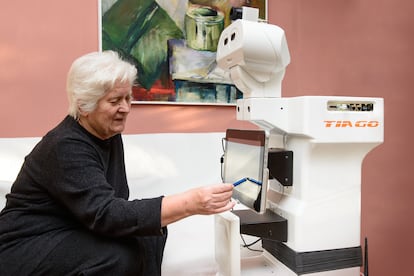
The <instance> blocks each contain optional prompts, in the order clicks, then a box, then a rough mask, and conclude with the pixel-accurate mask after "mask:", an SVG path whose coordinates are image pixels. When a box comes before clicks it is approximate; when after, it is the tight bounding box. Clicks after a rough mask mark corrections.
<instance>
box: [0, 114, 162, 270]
mask: <svg viewBox="0 0 414 276" xmlns="http://www.w3.org/2000/svg"><path fill="white" fill-rule="evenodd" d="M128 196H129V189H128V184H127V179H126V174H125V163H124V152H123V144H122V138H121V135H116V136H114V137H112V138H110V139H107V140H100V139H98V138H96V137H94V136H92V135H91V134H90V133H89V132H87V131H86V130H85V129H84V128H82V127H81V126H80V125H79V124H78V123H77V122H76V121H75V120H74V119H73V118H72V117H69V116H67V117H66V118H65V119H64V120H63V121H62V122H61V123H60V124H59V125H58V126H57V127H56V128H54V129H53V130H51V131H50V132H49V133H48V134H47V135H46V136H44V137H43V139H42V140H41V141H40V142H39V143H38V144H37V145H36V146H35V148H34V149H33V151H32V152H31V153H30V154H29V155H28V156H27V157H26V158H25V162H24V164H23V166H22V168H21V170H20V172H19V174H18V176H17V178H16V180H15V182H14V183H13V186H12V188H11V192H10V193H9V194H8V195H7V196H6V197H7V203H6V207H5V208H4V209H3V210H2V212H1V213H0V275H22V274H30V271H32V270H33V269H34V268H35V267H36V266H37V264H38V263H39V262H40V261H42V260H43V259H44V258H45V257H46V256H47V254H48V253H49V252H50V251H51V250H52V249H53V248H54V247H55V246H56V245H57V244H58V243H59V241H61V240H62V239H63V238H65V237H66V236H67V235H69V234H70V233H72V232H73V231H77V229H84V230H85V229H87V230H86V231H92V232H95V233H96V234H97V235H103V236H107V237H109V238H114V239H117V238H123V237H129V236H140V235H160V233H161V223H160V222H161V217H160V216H161V201H162V197H159V198H153V199H142V200H132V201H128ZM4 273H7V274H4Z"/></svg>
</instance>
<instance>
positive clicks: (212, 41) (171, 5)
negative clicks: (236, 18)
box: [99, 0, 267, 105]
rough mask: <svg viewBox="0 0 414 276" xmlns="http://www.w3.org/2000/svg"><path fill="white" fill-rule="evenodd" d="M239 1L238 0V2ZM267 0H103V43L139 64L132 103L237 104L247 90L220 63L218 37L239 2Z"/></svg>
mask: <svg viewBox="0 0 414 276" xmlns="http://www.w3.org/2000/svg"><path fill="white" fill-rule="evenodd" d="M235 2H237V4H235ZM266 4H267V3H266V1H265V0H261V1H231V0H210V1H207V0H174V1H171V0H140V1H138V0H100V2H99V14H100V30H99V32H100V34H99V35H100V49H101V50H115V51H117V52H118V53H119V54H120V55H121V56H122V57H123V58H124V59H125V60H127V61H129V62H131V63H132V64H134V65H135V66H136V68H137V70H138V78H137V81H136V85H135V86H134V87H133V103H157V104H160V103H168V104H172V103H175V104H214V105H234V104H235V102H236V100H237V99H239V98H242V93H241V92H240V91H239V90H238V89H237V88H236V87H235V86H234V85H233V84H232V82H231V80H230V78H229V76H228V73H226V72H224V71H223V70H221V69H220V68H218V67H217V66H216V61H215V58H216V50H217V42H218V38H219V36H220V33H221V31H222V30H223V29H224V28H225V27H226V26H227V25H229V24H230V23H231V19H230V11H231V9H232V7H233V6H235V5H244V6H251V7H257V8H259V10H260V17H261V19H263V20H265V19H266V8H267V7H266Z"/></svg>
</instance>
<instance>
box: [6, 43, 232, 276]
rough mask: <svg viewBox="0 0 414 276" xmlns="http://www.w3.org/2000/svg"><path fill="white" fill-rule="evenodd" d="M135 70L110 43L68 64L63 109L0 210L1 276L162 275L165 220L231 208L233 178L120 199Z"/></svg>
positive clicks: (124, 187)
mask: <svg viewBox="0 0 414 276" xmlns="http://www.w3.org/2000/svg"><path fill="white" fill-rule="evenodd" d="M136 73H137V71H136V69H135V67H134V66H133V65H131V64H129V63H127V62H125V61H123V60H121V59H120V58H119V57H118V55H117V54H116V53H115V52H111V51H106V52H95V53H91V54H87V55H84V56H82V57H80V58H78V59H77V60H75V62H74V63H73V64H72V67H71V69H70V71H69V74H68V79H67V92H68V96H69V115H68V116H67V117H66V118H64V119H63V121H62V122H61V123H60V124H59V125H57V126H56V127H55V128H54V129H52V130H51V131H50V132H49V133H47V134H46V135H45V136H44V137H43V139H42V140H41V141H40V142H39V143H38V144H37V145H36V147H35V148H34V149H33V151H32V152H31V153H30V154H29V155H28V156H27V157H26V159H25V162H24V164H23V166H22V168H21V171H20V173H19V175H18V176H17V178H16V180H15V182H14V184H13V186H12V188H11V192H10V193H9V194H8V195H7V204H6V207H5V208H4V209H3V210H2V212H1V214H0V275H160V274H161V262H162V256H163V250H164V246H165V242H166V238H167V229H166V226H167V225H168V224H170V223H173V222H175V221H177V220H180V219H183V218H185V217H188V216H191V215H194V214H206V215H207V214H216V213H220V212H223V211H227V210H229V209H231V208H232V207H233V205H234V203H232V202H231V200H230V198H231V195H232V188H233V186H232V185H231V184H215V185H211V186H205V187H200V188H196V189H192V190H189V191H186V192H183V193H181V194H176V195H169V196H160V197H157V198H150V199H142V200H128V194H129V190H128V185H127V179H126V173H125V164H124V152H123V144H122V138H121V134H120V133H121V132H122V131H123V130H124V127H125V122H126V118H127V116H128V113H129V112H130V108H131V87H132V85H133V82H134V81H135V79H136Z"/></svg>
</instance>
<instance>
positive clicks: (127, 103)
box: [79, 82, 131, 140]
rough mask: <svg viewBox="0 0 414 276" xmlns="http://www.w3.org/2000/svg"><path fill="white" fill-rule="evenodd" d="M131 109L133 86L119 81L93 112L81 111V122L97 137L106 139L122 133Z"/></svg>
mask: <svg viewBox="0 0 414 276" xmlns="http://www.w3.org/2000/svg"><path fill="white" fill-rule="evenodd" d="M130 110H131V86H130V85H129V83H119V82H117V83H116V85H115V87H114V88H113V89H112V90H110V91H108V92H107V93H106V94H105V96H104V97H103V98H101V99H100V100H99V101H98V104H97V106H96V108H95V110H93V111H92V112H81V116H80V119H79V123H80V124H81V125H82V126H83V127H84V128H85V129H86V130H88V131H89V132H90V133H92V134H93V135H95V136H96V137H98V138H100V139H102V140H105V139H108V138H110V137H112V136H114V135H115V134H118V133H121V132H122V131H123V130H124V128H125V123H126V118H127V116H128V114H129V111H130Z"/></svg>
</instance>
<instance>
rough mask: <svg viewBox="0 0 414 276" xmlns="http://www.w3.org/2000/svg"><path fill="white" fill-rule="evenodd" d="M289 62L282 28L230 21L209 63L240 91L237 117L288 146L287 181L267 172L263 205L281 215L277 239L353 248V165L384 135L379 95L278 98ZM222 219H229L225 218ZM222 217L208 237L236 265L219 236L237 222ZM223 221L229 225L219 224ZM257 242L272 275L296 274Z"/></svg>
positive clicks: (357, 209) (341, 270) (356, 234)
mask: <svg viewBox="0 0 414 276" xmlns="http://www.w3.org/2000/svg"><path fill="white" fill-rule="evenodd" d="M289 62H290V55H289V50H288V47H287V42H286V39H285V35H284V31H283V30H282V29H281V28H279V27H276V26H273V25H268V24H264V23H257V22H250V21H243V20H237V21H235V22H234V23H232V24H231V25H230V26H229V27H227V28H226V29H225V30H224V31H223V33H222V35H221V37H220V39H219V45H218V50H217V64H218V66H219V67H221V68H222V69H225V70H228V71H229V72H230V75H231V78H232V79H233V81H234V83H235V85H236V86H237V87H238V88H239V89H240V90H241V91H242V92H243V99H240V100H238V101H237V119H238V120H247V121H251V122H253V123H255V124H256V125H258V126H259V127H260V128H262V129H264V130H266V131H267V133H270V136H269V140H268V148H269V149H273V148H274V149H283V150H288V151H292V152H293V185H292V186H283V185H282V184H281V183H279V182H278V181H277V180H275V179H271V177H269V178H270V179H271V180H269V185H268V187H269V189H268V191H267V206H268V209H269V210H271V211H273V212H274V213H276V214H278V215H280V216H281V217H283V218H286V219H287V225H288V227H287V232H288V234H287V242H285V243H284V245H286V246H287V247H288V248H289V250H292V251H291V252H294V253H295V254H296V253H298V254H301V253H307V252H320V251H330V250H337V249H338V250H342V249H348V248H351V249H353V248H360V238H361V237H360V226H361V223H360V220H361V215H360V214H361V167H362V162H363V160H364V158H365V156H366V155H367V154H368V153H369V152H370V151H371V150H372V149H373V148H375V147H376V146H378V145H380V144H381V143H383V141H384V118H383V114H384V102H383V99H382V98H368V97H341V96H303V97H292V98H282V97H281V82H282V79H283V76H284V73H285V67H286V66H287V65H288V64H289ZM228 217H229V216H228V215H227V218H228ZM230 220H232V224H230V223H227V224H226V221H230ZM230 220H229V219H227V220H226V219H223V218H221V219H217V220H216V236H217V240H216V242H217V244H222V245H226V246H224V247H225V248H227V249H224V250H225V253H223V252H222V250H223V249H217V250H218V251H217V252H220V254H219V255H220V256H226V254H229V256H232V257H229V260H228V261H229V262H228V263H231V264H232V267H238V266H237V263H236V264H234V262H237V261H235V260H239V259H240V258H238V257H237V256H240V249H237V247H238V244H237V242H236V241H235V238H234V237H229V236H226V235H229V233H233V235H234V233H237V229H236V231H234V229H233V228H232V227H235V225H236V224H237V223H235V222H234V219H230ZM230 225H231V226H230ZM229 227H230V228H231V229H233V230H232V231H230V230H226V231H224V230H223V229H227V228H229ZM223 241H227V242H223ZM228 241H231V242H228ZM263 247H264V248H265V249H266V250H265V253H264V254H263V256H265V257H266V258H267V259H268V260H270V262H271V263H272V264H274V266H275V270H274V271H278V274H277V275H296V272H295V271H292V270H291V269H289V268H288V267H287V265H286V262H283V261H281V260H279V259H278V258H277V257H274V256H275V255H276V256H277V254H278V253H279V252H278V250H279V249H276V250H275V252H273V253H272V252H271V251H272V244H270V246H269V245H267V246H265V245H263ZM266 251H269V252H271V253H272V254H269V252H266ZM327 254H329V253H327ZM272 255H273V256H272ZM234 256H236V257H234ZM230 260H231V261H230ZM225 263H226V261H223V260H221V261H220V262H219V264H225ZM220 267H221V268H223V265H220ZM227 268H229V266H227ZM223 269H224V268H223ZM359 270H360V268H359V267H356V266H355V265H350V266H348V267H346V266H343V267H341V266H340V265H339V266H338V267H335V268H332V269H329V264H328V265H327V266H326V267H325V268H322V269H321V270H319V271H317V270H315V271H317V272H316V273H312V271H311V272H309V271H305V272H306V273H310V274H309V275H320V276H322V275H354V276H357V275H359ZM232 271H233V272H234V271H235V272H234V273H230V274H229V273H227V275H239V274H240V270H238V269H236V270H234V269H233V270H232ZM241 273H242V274H243V269H242V270H241ZM301 273H303V271H301V272H300V273H299V272H298V274H301ZM263 275H264V274H263Z"/></svg>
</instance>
